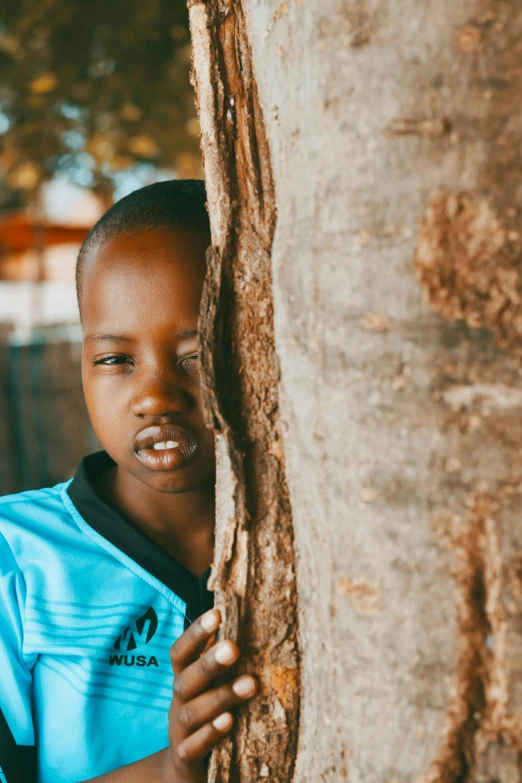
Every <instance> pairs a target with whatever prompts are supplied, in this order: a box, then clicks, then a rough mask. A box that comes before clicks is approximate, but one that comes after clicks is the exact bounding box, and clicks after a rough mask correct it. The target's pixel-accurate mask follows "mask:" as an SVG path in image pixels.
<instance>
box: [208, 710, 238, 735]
mask: <svg viewBox="0 0 522 783" xmlns="http://www.w3.org/2000/svg"><path fill="white" fill-rule="evenodd" d="M232 723H233V721H232V715H231V714H230V712H224V713H223V714H222V715H218V716H217V718H216V719H215V720H213V721H212V725H213V726H214V728H216V729H217V730H218V731H226V730H227V729H229V728H230V727H231V726H232Z"/></svg>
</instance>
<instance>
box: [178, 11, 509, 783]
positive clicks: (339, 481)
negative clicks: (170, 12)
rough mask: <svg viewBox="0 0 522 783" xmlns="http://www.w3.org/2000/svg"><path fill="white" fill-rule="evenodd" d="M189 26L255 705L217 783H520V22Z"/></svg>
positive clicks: (229, 582) (449, 17)
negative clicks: (256, 683)
mask: <svg viewBox="0 0 522 783" xmlns="http://www.w3.org/2000/svg"><path fill="white" fill-rule="evenodd" d="M189 5H190V16H191V29H192V38H193V52H194V82H195V86H196V91H197V95H198V102H199V114H200V122H201V129H202V148H203V153H204V163H205V172H206V178H207V185H208V205H209V211H210V217H211V223H212V241H213V247H212V250H211V251H210V253H209V273H208V276H207V282H206V287H205V294H204V300H203V311H202V318H201V350H202V357H203V367H204V369H203V376H204V378H203V380H204V389H205V396H206V405H207V411H208V417H209V419H208V420H209V422H211V423H212V424H213V425H214V426H215V428H216V431H217V433H218V437H217V444H218V446H217V448H218V518H217V545H216V555H215V563H214V568H213V574H212V579H211V586H212V587H213V588H214V589H215V590H216V595H217V600H218V604H219V605H220V606H221V607H222V608H223V611H224V613H225V616H226V632H227V634H233V635H234V636H236V637H237V638H238V639H239V642H240V644H241V645H242V646H243V648H244V649H245V652H246V656H247V668H248V669H250V670H252V671H254V672H256V673H257V674H258V675H259V676H260V679H261V682H262V686H263V687H262V695H261V696H260V697H259V698H257V699H256V700H254V702H253V703H252V705H251V707H249V708H248V709H247V710H245V711H244V712H243V713H242V714H241V717H240V719H239V721H238V726H237V729H236V730H235V731H234V734H233V737H232V739H231V740H228V741H226V742H225V743H223V746H222V747H221V748H220V749H219V750H218V751H217V752H216V753H215V754H214V756H213V760H212V765H211V774H210V779H211V781H223V783H225V782H228V781H240V783H253V782H254V781H262V780H269V781H271V783H279V782H280V783H289V781H292V780H293V781H295V782H296V783H305V782H306V783H319V782H321V783H322V782H324V783H343V781H348V780H349V781H350V783H392V781H393V782H394V783H402V782H403V781H404V782H406V781H408V782H409V781H414V782H415V783H457V781H458V782H459V783H471V782H472V781H473V783H475V782H476V783H497V781H498V783H514V781H518V780H522V623H521V620H522V612H521V599H522V549H521V546H522V531H521V530H520V526H519V525H518V524H517V522H518V519H519V518H520V512H521V510H522V509H521V507H522V499H521V495H522V449H521V447H522V421H521V417H520V411H521V407H522V388H521V386H520V380H521V366H520V356H521V354H522V309H521V308H520V302H521V301H522V283H521V274H520V262H519V258H520V251H521V249H522V237H521V233H520V232H521V231H522V211H521V207H520V196H521V193H522V189H521V188H522V176H521V175H522V160H521V155H520V149H521V148H522V120H521V108H520V106H521V101H520V96H521V95H522V9H520V6H519V4H518V3H515V2H507V1H504V0H461V2H454V0H452V1H451V2H450V0H440V1H439V2H437V3H433V2H430V1H429V0H416V2H413V0H373V1H372V0H367V2H365V0H358V1H357V2H356V1H355V0H354V1H353V2H350V1H349V0H332V2H330V3H328V4H325V3H324V2H322V0H306V2H303V0H283V1H282V2H281V1H280V0H206V2H198V1H193V2H191V3H189ZM294 552H295V556H294ZM298 621H299V622H298Z"/></svg>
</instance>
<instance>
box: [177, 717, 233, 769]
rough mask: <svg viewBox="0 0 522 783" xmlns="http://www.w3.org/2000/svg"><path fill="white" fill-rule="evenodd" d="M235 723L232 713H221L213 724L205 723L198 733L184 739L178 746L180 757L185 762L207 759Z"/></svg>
mask: <svg viewBox="0 0 522 783" xmlns="http://www.w3.org/2000/svg"><path fill="white" fill-rule="evenodd" d="M233 723H234V718H233V717H232V715H231V714H230V712H223V713H221V715H218V717H217V718H215V719H214V720H213V721H212V723H205V725H204V726H202V727H201V728H200V729H198V731H196V732H194V734H191V735H190V737H187V739H184V740H183V742H181V743H180V744H179V745H178V749H177V752H178V756H179V757H180V759H181V760H182V761H184V762H190V761H197V760H198V759H203V758H205V756H207V755H208V754H209V753H210V751H211V750H212V748H213V747H214V745H215V744H216V743H217V742H219V740H220V739H221V738H222V737H224V735H225V734H226V733H227V732H228V731H230V729H231V728H232V724H233Z"/></svg>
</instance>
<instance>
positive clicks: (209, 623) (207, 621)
mask: <svg viewBox="0 0 522 783" xmlns="http://www.w3.org/2000/svg"><path fill="white" fill-rule="evenodd" d="M199 622H200V623H201V627H202V628H203V630H204V631H206V632H207V633H210V631H215V629H216V628H217V627H218V625H219V615H218V613H217V612H216V611H215V610H214V609H211V610H210V612H205V614H203V615H201V617H200V618H199Z"/></svg>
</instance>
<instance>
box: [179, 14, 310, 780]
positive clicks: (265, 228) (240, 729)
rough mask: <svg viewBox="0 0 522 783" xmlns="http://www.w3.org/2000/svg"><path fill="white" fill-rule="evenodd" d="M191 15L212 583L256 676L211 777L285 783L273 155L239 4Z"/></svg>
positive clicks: (289, 616)
mask: <svg viewBox="0 0 522 783" xmlns="http://www.w3.org/2000/svg"><path fill="white" fill-rule="evenodd" d="M189 13H190V24H191V33H192V41H193V52H194V54H193V80H194V86H195V88H196V94H197V100H198V110H199V115H200V124H201V129H202V150H203V156H204V163H205V172H206V179H207V192H208V206H209V214H210V220H211V229H212V242H213V245H212V248H211V249H210V250H209V253H208V272H207V279H206V283H205V288H204V292H203V298H202V308H201V319H200V338H199V339H200V348H201V362H202V385H203V394H204V399H205V407H206V415H207V421H208V423H209V424H210V425H212V426H213V427H214V428H215V430H216V433H217V462H218V465H217V472H218V475H217V520H216V551H215V562H214V564H213V569H212V576H211V580H210V586H211V588H212V589H213V590H215V592H216V603H217V605H218V606H219V607H220V608H221V610H222V613H223V615H224V618H225V622H224V628H223V633H224V634H225V635H226V636H228V637H231V638H234V639H237V641H238V643H239V645H240V647H241V649H242V651H243V652H244V653H245V656H246V668H247V670H251V671H252V672H254V673H255V674H256V676H258V677H259V679H260V682H261V693H260V695H259V696H258V697H256V699H255V700H254V702H253V703H252V705H250V706H249V707H248V708H246V709H244V710H243V711H242V712H241V713H240V714H239V716H238V721H237V723H238V725H237V729H236V731H235V732H234V733H233V736H232V738H231V739H228V740H225V741H224V742H223V743H222V745H221V746H220V748H219V749H217V750H216V751H215V752H214V754H213V756H212V761H211V768H210V775H209V780H210V781H212V782H215V783H228V782H229V781H230V782H231V783H236V782H237V783H243V782H244V783H254V781H261V780H270V781H271V782H272V783H278V782H279V781H280V783H289V781H291V779H292V776H293V771H294V764H295V757H296V754H297V736H298V724H299V689H300V677H299V649H298V637H297V631H298V628H297V592H296V576H295V555H294V542H293V527H292V516H291V509H290V503H289V495H288V487H287V481H286V474H285V460H284V454H283V449H282V440H281V430H280V421H279V404H278V380H279V374H278V362H277V356H276V352H275V343H274V329H273V304H272V271H271V248H272V239H273V234H274V227H275V218H276V213H275V197H274V188H273V182H272V173H271V165H270V156H269V150H268V144H267V139H266V135H265V127H264V122H263V117H262V114H261V110H260V105H259V102H258V98H257V92H256V85H255V81H254V78H253V74H252V64H251V53H250V47H249V43H248V40H247V35H246V29H245V24H244V18H243V11H242V7H241V3H240V2H237V0H228V2H227V1H225V2H223V1H221V2H218V0H209V1H208V2H206V3H202V2H189ZM267 737H269V738H270V742H267Z"/></svg>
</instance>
